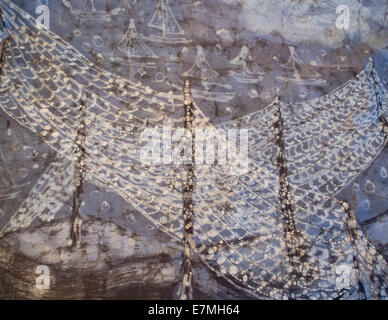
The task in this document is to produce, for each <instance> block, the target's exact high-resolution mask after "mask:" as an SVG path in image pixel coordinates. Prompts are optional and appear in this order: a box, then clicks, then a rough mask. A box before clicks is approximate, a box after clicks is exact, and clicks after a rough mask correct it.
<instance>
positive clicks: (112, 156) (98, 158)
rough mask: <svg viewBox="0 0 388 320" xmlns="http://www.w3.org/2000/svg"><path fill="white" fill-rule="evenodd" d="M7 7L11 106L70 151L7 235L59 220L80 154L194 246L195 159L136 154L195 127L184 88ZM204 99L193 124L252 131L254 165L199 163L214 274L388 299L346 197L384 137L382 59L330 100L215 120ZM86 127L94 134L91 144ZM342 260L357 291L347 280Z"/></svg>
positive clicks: (201, 226)
mask: <svg viewBox="0 0 388 320" xmlns="http://www.w3.org/2000/svg"><path fill="white" fill-rule="evenodd" d="M1 10H2V13H3V19H4V21H5V24H6V31H7V33H8V34H7V40H6V41H5V43H6V46H5V48H4V51H5V57H4V61H3V64H2V69H1V70H2V72H1V82H0V106H1V108H2V110H4V111H5V112H6V113H7V114H8V115H9V116H11V117H12V118H13V119H15V120H16V121H18V122H19V123H20V124H21V125H23V126H25V127H27V128H29V129H30V130H31V131H32V132H34V133H36V134H39V136H40V137H41V138H42V140H44V141H45V142H46V143H47V144H48V145H49V146H51V147H52V148H53V149H54V150H56V151H57V154H58V155H57V158H58V159H61V161H58V162H57V163H53V164H51V165H49V166H48V168H47V169H46V172H45V173H44V174H43V175H42V177H41V178H40V179H39V181H38V182H37V184H36V185H35V186H34V187H33V189H32V191H31V194H30V197H28V198H27V199H26V200H25V201H24V202H23V203H22V205H21V207H20V209H19V210H18V211H17V212H16V213H15V214H13V215H12V216H10V218H9V224H8V225H7V226H6V227H4V228H3V230H1V232H2V234H4V233H6V232H9V231H13V230H18V229H20V228H24V227H28V226H29V225H30V224H31V223H32V222H33V221H34V220H35V219H37V218H40V219H41V220H45V219H49V220H50V219H52V218H53V217H51V218H50V217H47V215H42V214H41V212H43V211H44V209H45V206H46V207H47V208H50V210H51V213H52V214H55V211H56V210H58V209H59V207H60V206H61V204H62V203H64V202H65V201H66V200H67V199H68V198H70V197H71V195H72V194H73V192H74V189H75V187H76V186H77V179H78V178H77V176H76V175H74V170H75V169H74V167H75V163H76V162H77V161H79V159H80V153H82V154H83V158H82V159H83V161H84V163H83V168H84V170H85V178H86V179H87V180H88V181H91V182H93V183H95V184H96V185H97V186H101V187H109V188H112V189H113V190H114V191H115V192H116V193H117V194H119V195H120V196H121V197H122V198H123V199H125V200H126V201H128V202H129V203H130V204H131V205H132V206H133V207H134V208H136V209H137V210H138V211H139V212H140V213H142V214H143V215H144V216H145V217H147V218H148V219H149V220H150V221H152V222H153V223H154V224H155V225H156V226H158V227H159V228H160V229H161V230H163V231H164V232H166V233H168V234H169V235H170V236H171V237H173V238H174V239H176V240H177V241H182V239H183V232H184V231H183V228H184V226H183V218H182V212H183V192H184V190H183V180H184V177H182V172H183V171H184V170H183V165H181V164H168V165H166V164H163V165H153V166H151V165H144V164H143V163H141V161H140V160H139V150H138V148H137V142H138V141H139V138H140V135H141V132H142V131H143V130H144V129H145V128H147V127H151V128H154V127H157V126H160V125H162V124H163V122H164V121H166V120H168V121H170V122H171V123H172V125H173V127H174V128H179V127H182V126H183V123H184V109H183V107H182V106H183V99H182V97H181V94H175V93H173V92H168V93H164V92H158V91H155V90H153V89H151V88H149V87H147V86H144V85H142V84H141V83H136V82H132V81H130V80H128V79H124V78H120V77H118V76H116V75H113V74H111V73H109V72H107V71H105V70H102V69H100V68H99V67H97V66H95V65H94V64H92V63H91V62H90V61H88V60H87V59H86V58H85V57H84V56H82V55H81V54H80V53H79V52H78V51H77V50H76V49H75V48H73V47H72V46H71V45H70V44H68V43H66V42H65V41H63V40H62V39H61V38H60V37H59V36H57V35H55V34H54V33H52V32H51V31H49V30H46V29H42V28H38V27H37V25H36V23H35V20H34V19H32V18H31V17H30V16H29V15H28V14H27V13H26V12H24V11H23V10H22V9H20V8H19V7H17V6H15V5H14V4H12V2H10V1H9V0H3V1H2V4H1ZM194 106H195V109H194V122H193V123H194V127H198V128H201V127H202V128H205V127H206V128H213V129H220V130H221V129H222V130H230V129H240V128H241V129H243V128H248V129H249V139H248V141H249V170H248V172H247V173H245V174H240V175H232V174H230V171H229V170H227V169H228V168H225V166H223V167H221V166H220V165H195V166H194V168H195V171H194V186H195V187H194V191H193V195H192V196H193V199H192V200H193V204H194V210H193V211H194V217H193V222H194V228H193V234H192V237H191V247H192V249H193V250H194V251H195V252H196V253H197V254H198V255H199V256H200V257H201V259H202V260H203V261H204V262H205V263H206V264H207V265H208V266H209V267H210V268H211V269H212V270H214V271H215V272H216V273H217V274H218V275H219V276H222V277H224V278H225V279H226V280H227V281H229V282H230V283H232V284H234V285H236V286H237V287H238V288H240V289H241V290H244V291H246V292H247V293H249V294H252V295H254V296H259V297H268V298H286V297H287V298H298V299H303V298H323V299H324V298H346V297H354V296H355V295H356V296H358V297H366V298H382V297H386V296H387V292H386V290H387V280H386V272H387V264H386V261H385V260H384V259H383V257H382V256H381V255H380V254H379V253H378V252H377V251H376V249H375V248H374V247H373V245H372V244H371V243H370V242H369V240H368V239H367V238H366V237H365V236H364V234H363V233H362V231H361V229H360V227H359V225H358V223H357V221H356V219H355V217H354V215H353V211H352V208H350V207H349V205H348V204H347V203H344V202H341V201H339V200H337V199H336V198H335V195H336V194H337V193H338V192H339V191H341V190H342V189H343V188H344V187H346V186H347V185H348V184H349V183H350V182H351V181H352V180H353V179H354V178H355V177H356V176H357V175H359V174H360V173H361V172H362V171H363V170H365V169H366V168H368V166H369V165H370V164H371V162H372V161H373V160H374V159H375V157H376V156H377V155H378V154H379V153H380V152H381V150H382V149H383V148H384V146H385V144H386V140H387V120H386V119H387V115H388V108H387V91H386V90H385V88H384V87H383V85H382V84H381V81H380V80H379V78H378V75H377V73H376V72H375V70H374V69H373V65H372V63H370V64H369V65H368V67H367V68H366V69H365V70H364V71H362V72H361V73H360V74H358V75H357V76H356V77H355V78H354V79H352V80H350V81H348V82H347V83H345V84H344V85H343V86H342V87H341V88H339V89H337V90H336V91H334V92H332V93H331V94H329V95H326V96H323V97H320V98H317V99H314V100H311V101H308V102H301V103H294V104H283V103H281V102H279V101H275V102H273V103H272V104H270V105H268V106H267V107H265V108H263V109H261V110H259V111H257V112H254V113H252V114H249V115H247V116H244V117H242V118H240V119H237V120H233V121H230V122H227V123H224V124H221V125H217V126H212V125H211V124H210V123H209V122H208V121H207V119H206V117H204V115H203V114H202V113H201V112H200V110H199V108H198V107H197V106H196V105H194ZM80 126H83V127H85V128H84V129H85V131H86V132H87V136H86V139H85V141H84V145H83V148H80V145H79V144H78V142H77V141H78V140H77V135H78V132H79V129H80ZM220 139H221V140H220V141H221V142H222V138H220ZM224 142H225V141H224ZM219 144H221V145H226V143H219ZM48 204H50V206H49V205H48ZM53 206H54V207H53ZM53 208H54V209H53ZM344 266H345V267H346V268H347V270H349V277H350V279H351V281H350V285H349V286H347V287H341V286H338V284H337V283H336V281H337V279H338V276H339V274H338V271H339V270H342V269H341V268H344ZM194 281H195V277H194Z"/></svg>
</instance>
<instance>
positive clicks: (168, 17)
mask: <svg viewBox="0 0 388 320" xmlns="http://www.w3.org/2000/svg"><path fill="white" fill-rule="evenodd" d="M148 26H149V27H151V28H156V29H159V30H160V31H161V32H162V37H167V36H168V35H183V34H184V31H183V29H182V27H181V26H180V25H179V23H178V22H177V20H176V18H175V16H174V14H173V12H172V11H171V8H170V6H169V4H168V0H159V5H158V8H157V9H156V10H155V12H154V14H153V16H152V18H151V21H150V22H149V23H148Z"/></svg>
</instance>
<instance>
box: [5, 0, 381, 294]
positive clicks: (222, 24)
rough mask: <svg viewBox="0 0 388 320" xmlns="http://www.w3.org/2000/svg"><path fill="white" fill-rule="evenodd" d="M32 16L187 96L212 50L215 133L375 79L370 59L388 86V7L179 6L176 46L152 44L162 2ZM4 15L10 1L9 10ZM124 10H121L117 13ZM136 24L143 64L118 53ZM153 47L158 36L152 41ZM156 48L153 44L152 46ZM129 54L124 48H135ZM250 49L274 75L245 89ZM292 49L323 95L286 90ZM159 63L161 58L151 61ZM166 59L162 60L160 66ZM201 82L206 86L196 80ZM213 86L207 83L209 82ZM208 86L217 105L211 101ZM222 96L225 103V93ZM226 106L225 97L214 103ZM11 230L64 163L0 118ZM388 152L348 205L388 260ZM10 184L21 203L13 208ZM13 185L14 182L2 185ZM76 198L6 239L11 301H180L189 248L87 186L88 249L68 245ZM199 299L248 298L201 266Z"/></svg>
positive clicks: (124, 0)
mask: <svg viewBox="0 0 388 320" xmlns="http://www.w3.org/2000/svg"><path fill="white" fill-rule="evenodd" d="M14 2H15V3H16V4H18V5H19V6H20V7H22V8H23V9H24V10H25V11H27V12H29V13H30V14H31V15H32V16H38V14H36V13H35V8H36V7H37V6H38V5H39V4H48V6H49V8H50V19H51V23H50V29H51V30H52V31H54V32H55V33H57V34H59V35H60V36H61V37H63V38H64V39H65V40H66V41H68V42H70V43H71V44H72V45H73V46H74V47H76V48H77V49H78V50H79V51H80V52H81V53H82V54H84V55H85V56H86V57H87V58H89V59H90V60H91V61H93V62H94V63H96V64H97V65H99V66H101V67H103V68H104V69H106V70H109V71H111V72H114V73H116V74H119V75H121V76H124V77H128V78H129V79H131V80H134V81H141V82H142V83H144V84H146V85H149V86H150V87H152V88H154V89H157V90H160V91H176V92H180V90H181V88H182V87H183V78H182V74H183V73H184V72H186V71H187V70H189V69H190V68H191V67H192V65H193V63H194V61H195V59H196V57H197V53H198V50H199V49H198V46H201V48H202V50H203V53H204V55H205V57H206V58H207V60H208V62H209V64H210V66H211V67H212V69H213V70H214V71H216V72H217V73H218V76H217V77H215V79H212V80H214V82H213V83H210V84H206V83H203V81H200V80H201V79H200V76H199V75H198V79H195V76H194V79H193V80H194V81H193V89H195V90H198V95H197V97H196V102H197V103H198V105H199V107H200V108H201V110H202V111H203V112H204V113H205V115H206V116H207V117H209V119H210V120H211V121H212V122H213V123H220V122H224V121H227V120H229V119H235V118H238V117H240V116H242V115H245V114H248V113H250V112H253V111H255V110H258V109H260V108H263V107H264V106H266V105H267V104H269V103H270V102H271V101H272V100H273V99H274V97H275V96H279V97H280V99H281V101H284V102H294V101H305V100H309V99H312V98H315V97H319V96H322V95H324V94H326V93H329V92H331V91H332V90H334V89H335V88H337V87H338V86H340V85H341V84H343V83H344V82H346V81H347V80H349V79H350V78H352V77H353V76H354V75H356V74H357V73H358V72H360V71H361V70H363V69H364V67H365V65H366V63H367V60H368V58H369V57H370V56H373V57H374V58H375V65H376V70H377V72H378V73H379V76H380V77H381V78H382V79H383V81H384V85H385V86H386V87H387V83H386V81H388V72H387V71H388V51H387V43H388V42H387V40H388V28H387V14H388V2H387V1H384V0H375V1H349V0H335V1H329V0H326V1H315V0H295V1H292V0H282V1H280V0H274V1H262V0H241V1H238V0H223V1H222V0H206V1H205V0H203V1H188V0H179V1H178V0H170V1H169V5H170V7H171V9H172V12H173V14H174V16H175V17H176V20H177V22H178V23H179V25H180V26H181V27H182V28H183V30H184V34H182V35H180V36H179V40H177V41H175V42H174V40H173V41H171V42H170V43H163V42H157V41H155V40H152V39H153V38H152V37H153V36H160V31H158V30H154V29H152V28H150V27H149V26H148V23H149V21H150V19H151V17H152V15H153V13H154V10H155V9H156V6H157V1H156V0H139V1H137V0H109V1H108V0H95V1H94V9H95V10H92V9H93V8H92V2H91V1H90V0H79V1H75V0H68V1H62V0H50V1H49V0H46V1H45V0H43V1H37V0H29V1H16V0H15V1H14ZM338 5H347V6H348V7H349V8H350V28H349V29H348V30H338V29H337V28H336V19H337V17H338V16H339V14H337V13H336V7H337V6H338ZM0 7H1V2H0ZM117 8H121V9H122V10H116V9H117ZM130 19H133V21H134V23H135V26H136V28H137V31H138V33H139V34H141V35H143V36H144V37H145V43H146V45H147V46H148V49H149V51H148V56H147V53H145V54H144V56H143V57H132V58H129V57H128V56H127V55H126V54H125V53H124V52H123V51H120V50H118V48H119V47H120V46H121V45H122V44H123V42H122V41H123V39H124V40H125V33H126V31H127V29H128V27H129V24H130ZM147 37H148V38H147ZM147 39H148V40H147ZM124 44H125V42H124ZM243 46H247V47H248V48H249V49H250V53H251V56H252V59H253V60H254V61H256V62H257V64H258V65H259V66H260V67H261V69H262V71H263V72H264V75H263V77H262V79H261V80H260V81H258V82H257V83H242V82H239V81H238V80H236V78H234V77H233V76H231V74H230V72H231V71H234V72H237V73H238V72H239V71H241V70H240V69H239V68H240V66H238V65H235V64H232V63H231V61H232V59H233V58H235V57H236V56H237V55H238V53H239V52H240V49H241V48H242V47H243ZM289 46H293V47H294V48H295V51H296V53H297V54H298V56H299V57H300V59H301V60H303V62H304V63H305V65H307V66H310V67H311V68H313V69H314V70H315V71H316V72H318V73H319V74H320V78H321V79H322V80H325V84H324V85H314V86H311V85H296V84H291V83H289V82H284V81H281V80H279V78H278V77H279V76H282V75H283V73H284V70H283V69H282V67H281V64H284V63H286V62H287V60H288V58H289V56H290V51H289ZM150 53H152V54H153V55H151V54H150ZM156 56H157V57H156ZM196 80H197V81H196ZM202 80H203V79H202ZM206 86H209V87H208V89H209V91H210V92H212V94H213V97H207V96H206V94H204V92H205V91H206ZM214 94H215V95H214ZM214 97H216V98H214ZM0 141H1V142H0V146H1V150H0V151H1V159H0V160H1V163H0V172H1V175H0V183H1V185H0V190H2V192H4V195H3V196H2V194H0V224H1V225H3V224H5V223H6V222H7V221H8V220H7V217H9V215H11V214H12V213H13V212H14V211H15V210H17V208H18V206H19V205H20V204H21V202H22V201H23V199H24V198H25V197H27V195H28V193H29V191H30V190H31V188H32V186H33V185H34V182H36V181H37V179H38V178H39V177H40V176H41V175H42V173H43V171H44V170H45V168H46V167H47V166H48V165H49V164H50V163H51V162H52V161H54V159H55V152H54V151H52V150H50V148H49V147H48V146H47V145H45V144H42V142H41V141H40V139H39V137H37V136H36V137H35V136H34V135H32V134H31V133H30V132H29V131H28V130H27V129H26V128H23V127H21V126H20V125H18V124H17V123H16V122H15V121H13V120H12V119H10V118H9V117H7V115H6V114H5V113H3V112H0ZM387 170H388V150H387V149H385V150H384V151H383V152H382V153H381V154H380V155H379V156H378V157H377V159H376V160H375V161H374V163H373V164H372V165H371V166H370V167H369V168H368V169H367V170H366V171H365V172H363V173H362V174H361V175H359V176H358V178H357V179H356V180H355V181H354V182H352V183H351V184H350V185H349V186H348V187H347V188H346V189H345V190H343V191H342V192H341V193H340V194H339V195H338V197H339V198H340V199H343V200H347V201H348V202H349V203H350V204H351V206H352V208H357V209H358V210H356V214H357V218H358V220H359V222H360V224H361V225H362V228H363V230H364V232H365V233H366V234H367V236H368V237H369V239H370V240H371V241H372V242H373V243H374V244H375V245H376V247H377V248H378V250H379V251H380V252H381V253H382V254H383V255H384V256H385V258H386V259H388V233H387V230H388V215H387V213H388V178H387ZM6 175H12V177H13V179H14V181H15V182H16V183H17V184H18V185H23V187H22V188H20V193H18V194H17V195H15V196H13V197H11V198H7V197H6V196H5V194H6V193H7V194H8V193H9V192H10V191H7V192H5V191H4V190H6V188H7V181H8V180H7V179H8V177H6ZM3 180H4V181H3ZM71 205H72V200H71V199H70V200H69V203H68V204H66V205H65V206H63V208H62V209H61V210H60V212H58V214H56V217H57V218H56V219H55V220H54V221H51V222H47V223H35V224H33V225H32V226H31V227H29V228H27V229H24V230H21V231H19V232H14V233H11V234H7V235H6V236H5V237H3V238H1V239H0V297H1V298H40V297H42V298H161V299H170V298H174V297H175V296H174V292H175V291H176V287H177V285H178V283H179V281H180V267H181V263H182V247H181V245H178V244H176V243H175V242H173V241H171V240H170V239H169V238H168V237H167V236H166V235H164V234H162V233H161V232H159V231H158V230H157V229H156V228H155V227H154V226H152V225H151V224H150V223H149V222H148V221H147V220H146V219H145V218H143V217H142V216H141V215H140V214H139V213H137V212H136V210H135V209H133V208H130V207H129V205H128V203H127V202H125V201H124V200H123V199H121V198H120V197H119V196H118V195H116V194H114V192H112V191H110V190H109V189H107V190H101V189H98V188H97V187H96V186H94V185H93V184H88V185H87V186H86V193H85V198H84V200H83V204H82V207H81V215H82V216H83V219H84V224H83V227H82V230H83V231H82V246H81V248H72V249H69V248H68V247H67V237H68V230H69V224H70V221H69V219H68V217H69V216H70V214H71ZM39 264H45V265H48V266H50V270H51V276H52V284H51V289H50V290H48V291H40V290H37V289H36V288H35V277H36V274H35V268H36V266H37V265H39ZM194 277H195V279H196V281H195V290H194V296H195V297H196V298H220V299H221V298H249V296H246V295H245V294H244V293H241V292H239V291H238V290H236V289H234V288H232V287H230V286H229V285H227V284H226V283H225V282H224V281H223V280H222V279H221V278H218V277H216V276H215V275H214V274H213V273H211V272H209V270H208V269H207V268H206V266H205V265H203V264H202V263H201V262H200V261H199V260H198V261H195V264H194Z"/></svg>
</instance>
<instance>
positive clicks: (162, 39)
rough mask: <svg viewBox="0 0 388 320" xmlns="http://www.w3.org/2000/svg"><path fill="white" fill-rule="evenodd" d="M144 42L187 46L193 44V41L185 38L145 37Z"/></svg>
mask: <svg viewBox="0 0 388 320" xmlns="http://www.w3.org/2000/svg"><path fill="white" fill-rule="evenodd" d="M142 38H143V40H145V41H149V42H157V43H165V44H186V43H191V42H192V41H191V40H189V39H185V38H178V37H175V38H172V37H161V36H155V35H150V36H143V37H142Z"/></svg>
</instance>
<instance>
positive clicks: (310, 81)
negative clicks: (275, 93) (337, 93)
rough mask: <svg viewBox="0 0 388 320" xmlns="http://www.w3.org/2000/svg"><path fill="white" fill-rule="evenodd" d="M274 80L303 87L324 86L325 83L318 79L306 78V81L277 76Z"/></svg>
mask: <svg viewBox="0 0 388 320" xmlns="http://www.w3.org/2000/svg"><path fill="white" fill-rule="evenodd" d="M276 79H278V80H280V81H284V82H289V83H292V84H296V85H305V86H325V85H327V81H326V80H324V79H319V78H308V79H298V78H292V77H282V76H278V77H276Z"/></svg>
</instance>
